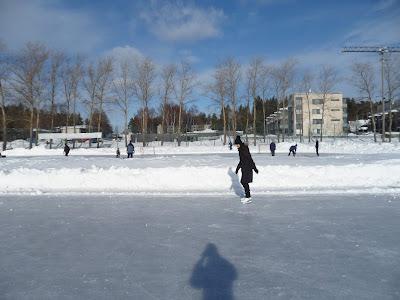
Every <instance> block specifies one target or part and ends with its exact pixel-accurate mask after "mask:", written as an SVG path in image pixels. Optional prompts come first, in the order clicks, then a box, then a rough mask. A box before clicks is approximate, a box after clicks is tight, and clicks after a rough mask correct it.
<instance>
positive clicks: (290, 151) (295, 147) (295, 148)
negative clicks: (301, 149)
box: [288, 144, 297, 156]
mask: <svg viewBox="0 0 400 300" xmlns="http://www.w3.org/2000/svg"><path fill="white" fill-rule="evenodd" d="M296 151H297V144H296V145H292V146H290V148H289V154H288V156H290V153H293V156H296Z"/></svg>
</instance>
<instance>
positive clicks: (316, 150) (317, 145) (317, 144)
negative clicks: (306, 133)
mask: <svg viewBox="0 0 400 300" xmlns="http://www.w3.org/2000/svg"><path fill="white" fill-rule="evenodd" d="M318 148H319V142H318V139H317V141H316V142H315V152H317V156H319V153H318Z"/></svg>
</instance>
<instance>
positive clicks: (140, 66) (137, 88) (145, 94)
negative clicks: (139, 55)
mask: <svg viewBox="0 0 400 300" xmlns="http://www.w3.org/2000/svg"><path fill="white" fill-rule="evenodd" d="M155 78H156V71H155V65H154V63H153V61H152V60H151V59H150V58H148V57H147V58H143V59H138V60H137V62H136V68H135V73H134V89H133V91H134V95H135V97H136V98H137V99H138V100H139V102H140V103H141V105H142V138H143V146H146V142H147V140H146V135H147V123H148V115H149V102H150V100H151V99H152V97H153V94H154V80H155Z"/></svg>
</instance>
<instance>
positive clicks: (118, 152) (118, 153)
mask: <svg viewBox="0 0 400 300" xmlns="http://www.w3.org/2000/svg"><path fill="white" fill-rule="evenodd" d="M120 156H121V152H120V151H119V148H117V153H116V155H115V157H116V158H119V157H120Z"/></svg>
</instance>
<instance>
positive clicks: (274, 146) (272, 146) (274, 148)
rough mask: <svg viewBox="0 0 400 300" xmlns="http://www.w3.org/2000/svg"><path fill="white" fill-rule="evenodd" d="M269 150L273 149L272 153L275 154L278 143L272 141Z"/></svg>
mask: <svg viewBox="0 0 400 300" xmlns="http://www.w3.org/2000/svg"><path fill="white" fill-rule="evenodd" d="M269 150H270V151H271V155H272V156H275V150H276V145H275V142H274V141H272V143H271V144H269Z"/></svg>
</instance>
